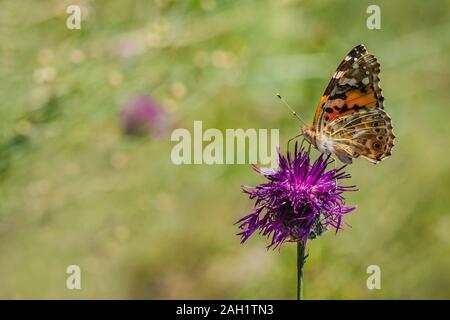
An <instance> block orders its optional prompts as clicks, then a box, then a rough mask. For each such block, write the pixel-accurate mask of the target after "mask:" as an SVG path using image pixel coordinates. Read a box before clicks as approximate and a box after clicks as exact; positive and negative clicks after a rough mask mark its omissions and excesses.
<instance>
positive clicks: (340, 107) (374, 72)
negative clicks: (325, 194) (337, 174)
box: [302, 44, 395, 164]
mask: <svg viewBox="0 0 450 320" xmlns="http://www.w3.org/2000/svg"><path fill="white" fill-rule="evenodd" d="M379 74H380V64H379V63H378V61H377V59H376V58H375V57H374V55H372V54H370V53H369V52H368V51H367V49H366V47H365V46H364V45H362V44H360V45H358V46H356V47H354V48H353V49H352V50H351V51H350V52H349V53H348V54H347V55H346V56H345V58H344V59H343V60H342V62H341V64H340V65H339V66H338V68H337V70H336V72H335V73H334V74H333V77H332V79H331V81H330V83H329V84H328V86H327V88H326V89H325V92H324V94H323V96H322V98H321V99H320V102H319V105H318V106H317V110H316V113H315V115H314V121H313V124H312V126H304V127H303V128H302V134H303V136H304V138H305V139H306V140H307V141H308V142H309V143H311V144H312V145H313V146H314V147H315V148H316V149H318V150H319V151H320V152H322V153H326V154H333V155H336V157H337V158H338V159H339V160H340V161H342V162H343V163H346V164H350V163H352V159H353V158H355V159H356V158H363V159H366V160H368V161H370V162H372V163H375V164H376V163H378V162H380V161H382V160H384V159H385V158H387V157H388V156H390V155H391V149H392V147H393V146H394V139H395V136H394V133H393V131H392V122H391V118H390V117H389V116H388V114H387V113H386V112H385V111H384V97H383V95H382V94H381V87H380V78H379Z"/></svg>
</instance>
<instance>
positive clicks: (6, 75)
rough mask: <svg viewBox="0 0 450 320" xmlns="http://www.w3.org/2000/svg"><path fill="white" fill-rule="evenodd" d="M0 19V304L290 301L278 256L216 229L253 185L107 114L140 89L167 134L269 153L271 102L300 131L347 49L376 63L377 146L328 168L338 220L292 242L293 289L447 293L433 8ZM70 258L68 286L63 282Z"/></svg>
mask: <svg viewBox="0 0 450 320" xmlns="http://www.w3.org/2000/svg"><path fill="white" fill-rule="evenodd" d="M70 4H77V5H80V6H81V10H82V11H81V19H82V21H81V30H68V29H67V28H66V18H67V16H68V14H67V13H66V8H67V6H68V5H70ZM370 4H377V5H379V6H380V8H381V30H369V29H367V27H366V19H367V18H368V17H369V14H367V13H366V9H367V7H368V6H369V5H370ZM0 24H1V28H0V39H1V51H0V76H1V82H0V88H1V89H0V92H1V100H0V298H39V299H46V298H63V299H81V298H86V299H91V298H94V299H103V298H114V299H116V298H125V299H128V298H138V299H154V298H160V299H162V298H166V299H172V298H190V299H222V298H227V299H234V298H237V299H241V298H246V299H293V298H295V293H296V265H295V263H296V257H295V254H296V249H295V245H293V244H287V245H285V246H284V247H283V248H282V249H281V251H280V252H279V251H267V250H266V245H267V244H268V241H267V239H265V238H262V237H260V236H258V235H256V236H254V237H252V238H251V239H250V240H249V241H248V242H247V243H246V244H245V245H240V244H239V238H238V237H237V236H235V233H236V232H237V231H238V230H237V227H236V226H235V225H233V223H234V222H235V221H236V220H238V219H239V218H241V217H242V216H243V215H244V214H246V213H247V212H248V211H249V210H250V209H251V206H252V202H250V201H249V200H248V199H247V198H246V197H245V196H244V195H243V194H242V193H241V191H240V185H241V184H256V183H259V182H262V181H263V180H262V178H261V177H259V176H257V175H256V174H255V173H254V172H252V170H251V168H250V166H248V165H213V166H208V165H181V166H175V165H174V164H172V162H171V161H170V152H171V149H172V147H173V145H174V144H175V143H172V142H171V141H170V134H168V135H165V136H164V137H153V136H151V135H146V136H141V137H134V136H127V135H124V134H123V133H122V129H121V128H120V122H119V114H120V112H121V109H122V108H123V106H124V105H125V104H126V103H127V101H129V99H130V98H132V97H134V96H136V95H142V94H144V95H148V96H150V97H152V98H153V99H154V100H155V101H157V102H158V103H159V104H160V105H161V106H162V107H163V108H164V109H165V110H166V112H167V114H168V115H169V116H170V117H171V119H172V121H173V124H172V128H171V130H172V129H173V128H176V127H185V128H188V129H189V130H192V126H193V121H194V120H202V121H203V126H204V128H219V129H221V130H225V128H280V135H281V139H280V141H281V143H282V146H284V143H285V141H286V140H287V139H288V138H290V137H292V136H294V135H296V134H297V133H298V132H299V124H298V122H297V121H295V120H294V119H292V117H291V116H290V114H289V113H288V112H287V111H286V110H285V109H284V107H283V106H282V105H281V104H280V102H279V101H278V100H277V98H276V97H275V93H276V92H280V93H281V94H282V95H283V96H284V97H285V98H286V99H287V100H288V101H289V102H290V104H291V105H293V106H294V107H295V108H296V109H297V110H298V112H299V113H300V114H301V115H302V116H303V117H304V118H306V119H307V121H308V122H310V121H312V117H313V114H314V111H315V107H316V104H317V103H318V101H319V99H320V97H321V94H322V92H323V90H324V89H325V86H326V84H327V83H328V81H329V78H330V76H331V74H332V73H333V72H334V70H335V68H336V67H337V65H338V63H339V62H340V60H341V59H342V58H343V56H344V55H345V54H346V53H347V52H348V51H349V50H350V49H351V48H352V47H353V46H355V45H356V44H359V43H364V44H365V45H366V46H367V48H368V49H369V51H370V52H372V53H374V54H375V55H376V56H377V57H378V59H379V61H380V62H381V66H382V71H381V82H382V83H381V84H382V88H383V92H384V96H385V98H386V101H385V106H386V110H387V111H388V113H389V114H390V115H391V117H392V119H393V123H394V129H395V133H396V136H397V139H396V147H395V148H394V152H393V156H392V157H391V158H389V159H388V160H386V161H384V162H383V163H381V164H380V165H378V166H374V165H371V164H369V163H367V162H365V161H362V160H358V161H355V162H354V164H353V165H352V166H351V167H349V168H348V169H347V171H348V172H350V173H351V174H352V175H353V178H352V180H351V183H354V184H356V185H357V186H358V187H359V189H360V191H359V192H357V193H354V194H351V195H349V197H348V203H349V204H351V205H357V206H358V209H357V210H356V211H355V212H354V213H352V214H350V215H349V216H348V217H347V221H348V222H349V223H350V224H351V225H352V228H347V229H346V230H344V231H342V232H340V233H338V234H337V235H335V234H334V233H333V232H328V233H326V234H325V235H324V236H323V237H322V238H320V239H319V240H315V241H311V242H310V243H309V250H310V257H309V259H308V262H307V264H306V269H305V281H306V284H305V285H306V287H305V297H306V298H307V299H361V298H363V299H381V298H386V299H400V298H406V299H409V298H418V299H430V298H450V273H449V270H450V232H449V230H450V215H449V204H450V203H449V198H448V197H449V195H448V193H449V191H450V162H449V152H448V150H447V149H446V148H448V137H449V134H450V130H449V129H450V128H449V121H448V116H449V115H450V111H449V110H450V108H449V105H448V103H449V100H450V99H449V98H450V90H449V88H450V65H449V61H450V59H449V58H450V54H449V52H450V2H448V1H433V2H427V1H420V0H414V1H406V0H405V1H387V0H385V1H376V2H374V1H356V0H355V1H343V0H342V1H323V0H318V1H317V0H316V1H306V0H305V1H295V0H282V1H280V0H272V1H269V0H263V1H261V0H258V1H256V0H254V1H218V0H202V1H200V0H198V1H175V0H172V1H170V0H159V1H122V0H121V1H114V2H113V1H88V0H86V1H80V0H73V1H72V0H71V1H56V0H55V1H13V0H6V1H2V2H1V10H0ZM72 264H76V265H79V266H80V268H81V271H82V278H81V282H82V290H72V291H71V290H67V289H66V278H67V274H66V273H65V272H66V268H67V266H68V265H72ZM372 264H375V265H379V266H380V268H381V272H382V280H381V286H382V288H381V290H372V291H371V290H368V289H367V287H366V279H367V277H368V274H367V273H366V268H367V267H368V266H369V265H372Z"/></svg>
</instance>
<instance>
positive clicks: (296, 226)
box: [237, 145, 357, 248]
mask: <svg viewBox="0 0 450 320" xmlns="http://www.w3.org/2000/svg"><path fill="white" fill-rule="evenodd" d="M278 158H279V160H278V161H279V167H278V168H277V169H275V170H271V171H269V170H263V169H260V168H258V167H256V166H253V168H254V170H255V171H256V172H258V173H259V174H261V175H262V176H264V177H265V178H266V179H267V180H269V182H267V183H263V184H259V185H257V186H255V187H249V186H243V187H242V188H243V191H244V192H245V193H246V194H248V196H249V198H250V199H256V201H255V206H254V209H253V211H252V212H251V213H250V214H249V215H247V216H245V217H244V218H242V219H241V220H239V221H238V222H237V223H238V224H239V228H240V229H241V230H242V231H241V232H240V233H238V235H240V236H241V243H242V242H245V241H246V240H247V239H248V238H249V237H250V236H251V235H252V234H253V233H254V232H256V231H259V233H262V234H263V235H264V236H267V237H269V238H270V237H272V239H271V240H272V241H271V243H270V245H269V246H268V247H274V248H276V247H278V246H280V245H281V244H283V243H284V242H287V241H288V242H299V241H303V243H304V244H306V241H307V239H308V238H309V239H314V238H316V237H317V236H319V235H320V234H322V233H323V232H324V231H325V230H327V229H328V228H329V227H332V228H334V229H336V232H337V231H338V230H340V229H342V223H343V220H342V218H343V216H344V215H345V214H347V213H349V212H351V211H353V210H354V209H355V207H350V206H346V205H345V199H344V196H343V193H344V192H346V191H356V190H357V189H356V188H355V186H342V185H340V182H341V180H343V179H348V178H350V175H349V174H346V173H345V172H344V171H343V170H344V168H345V166H342V167H340V168H338V169H331V170H328V171H327V166H328V165H329V164H330V163H332V160H330V156H324V155H323V154H322V155H320V156H319V158H318V159H317V160H316V161H315V162H314V163H312V164H311V160H310V156H309V152H307V151H306V150H305V149H303V148H301V149H298V148H297V145H295V150H294V154H293V157H292V156H291V154H290V152H289V151H288V152H287V156H286V157H284V156H283V155H281V153H280V151H279V150H278Z"/></svg>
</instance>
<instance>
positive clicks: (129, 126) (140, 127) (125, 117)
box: [120, 95, 171, 138]
mask: <svg viewBox="0 0 450 320" xmlns="http://www.w3.org/2000/svg"><path fill="white" fill-rule="evenodd" d="M120 122H121V126H122V129H123V131H124V132H125V133H127V134H131V135H145V134H149V135H151V136H152V137H156V138H159V137H163V136H165V135H166V134H167V133H168V131H169V130H170V127H171V119H170V117H169V114H168V113H167V112H166V110H165V109H164V108H163V107H162V106H160V105H159V104H157V103H156V102H155V101H154V100H153V99H151V98H150V97H148V96H146V95H141V96H134V97H132V98H131V99H130V100H129V101H128V102H127V103H126V104H125V105H124V107H123V108H122V111H121V114H120Z"/></svg>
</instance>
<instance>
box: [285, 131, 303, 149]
mask: <svg viewBox="0 0 450 320" xmlns="http://www.w3.org/2000/svg"><path fill="white" fill-rule="evenodd" d="M300 136H303V133H300V134H299V135H296V136H295V137H293V138H291V139H289V140H288V142H287V151H289V145H290V143H291V141H292V140H295V139H297V138H298V137H300ZM302 144H303V142H302Z"/></svg>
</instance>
